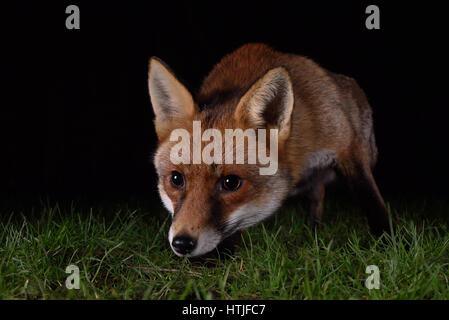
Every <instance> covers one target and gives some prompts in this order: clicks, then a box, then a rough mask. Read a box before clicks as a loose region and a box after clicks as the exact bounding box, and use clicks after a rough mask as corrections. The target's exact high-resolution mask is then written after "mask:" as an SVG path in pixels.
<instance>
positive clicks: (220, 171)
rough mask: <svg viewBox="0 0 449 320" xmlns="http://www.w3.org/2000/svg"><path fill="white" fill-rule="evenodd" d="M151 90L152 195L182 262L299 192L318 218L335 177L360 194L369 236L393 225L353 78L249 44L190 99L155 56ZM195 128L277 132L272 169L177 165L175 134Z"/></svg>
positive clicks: (368, 114)
mask: <svg viewBox="0 0 449 320" xmlns="http://www.w3.org/2000/svg"><path fill="white" fill-rule="evenodd" d="M148 86H149V92H150V98H151V104H152V106H153V110H154V113H155V120H154V123H155V129H156V133H157V136H158V140H159V146H158V148H157V151H156V153H155V156H154V164H155V167H156V170H157V174H158V176H159V183H158V189H159V194H160V197H161V199H162V202H163V204H164V205H165V207H166V208H167V209H168V210H169V211H170V213H171V215H172V225H171V227H170V231H169V242H170V246H171V248H172V250H173V251H174V252H175V254H177V255H178V256H186V255H187V256H199V255H203V254H205V253H207V252H209V251H211V250H213V249H214V248H216V247H217V245H218V244H219V243H220V242H221V241H222V240H224V239H226V238H227V237H229V236H230V235H232V234H234V233H235V232H236V231H238V230H243V229H245V228H248V227H250V226H252V225H254V224H256V223H258V222H260V221H262V220H264V219H265V218H267V217H268V216H270V215H272V214H273V213H274V212H275V211H276V210H277V209H278V208H280V207H281V205H282V204H283V202H284V200H285V199H286V198H287V197H288V196H290V195H293V194H297V193H302V194H304V195H305V196H306V197H307V198H308V199H310V217H311V218H312V219H313V220H314V221H320V220H321V217H322V212H323V201H324V196H325V187H326V185H327V184H328V183H330V182H331V181H333V180H334V179H336V177H337V176H338V177H343V178H345V180H347V181H348V182H349V183H350V184H351V185H354V184H356V187H357V189H358V191H360V192H361V194H362V195H364V199H363V200H364V201H363V204H365V207H366V208H365V211H366V215H367V218H368V223H369V226H370V228H371V231H372V232H373V233H374V234H376V235H381V234H383V233H384V232H386V231H387V232H388V231H389V230H390V221H392V219H391V218H390V217H389V213H388V210H387V208H386V205H385V202H384V200H383V198H382V196H381V194H380V192H379V190H378V187H377V185H376V182H375V180H374V178H373V174H372V168H373V166H374V165H375V163H376V160H377V147H376V143H375V137H374V131H373V121H372V111H371V108H370V106H369V104H368V101H367V98H366V96H365V94H364V92H363V91H362V89H361V88H360V87H359V86H358V84H357V82H356V81H355V80H354V79H352V78H350V77H347V76H344V75H340V74H335V73H332V72H330V71H327V70H325V69H324V68H322V67H320V66H319V65H318V64H316V63H315V62H313V61H312V60H310V59H308V58H305V57H303V56H299V55H294V54H286V53H281V52H278V51H275V50H274V49H272V48H271V47H269V46H267V45H264V44H246V45H244V46H242V47H240V48H239V49H237V50H236V51H234V52H233V53H231V54H229V55H227V56H225V57H224V58H223V59H222V60H221V61H220V62H219V63H218V64H217V65H216V66H215V67H214V68H213V69H212V71H211V72H210V73H209V75H208V76H207V77H206V78H205V79H204V81H203V84H202V86H201V88H200V90H199V93H198V94H197V96H196V97H195V98H194V97H193V96H192V94H191V93H190V92H189V91H188V90H187V88H186V87H185V86H184V85H183V84H182V83H181V82H180V81H179V80H178V79H177V78H176V76H175V75H174V73H173V72H172V71H171V70H170V69H169V68H168V67H167V66H166V65H165V64H164V63H163V62H162V61H161V60H159V59H158V58H155V57H153V58H151V60H150V66H149V75H148ZM195 121H199V123H201V132H205V130H206V129H210V128H214V129H217V130H218V131H220V132H225V131H226V130H227V129H236V128H239V129H242V130H247V129H251V128H252V129H261V128H264V129H276V130H277V132H278V135H277V148H278V160H277V166H278V167H277V171H276V172H275V173H274V174H272V175H262V174H260V172H259V168H260V163H259V162H257V163H253V164H250V163H245V164H235V163H234V164H229V163H218V164H217V163H212V164H207V163H204V162H202V163H196V164H195V163H194V164H192V163H187V164H186V163H176V164H175V163H173V161H172V160H171V157H170V154H171V151H172V148H173V147H174V145H175V144H176V143H177V141H172V139H171V138H170V135H171V133H172V132H173V130H175V129H179V128H182V129H183V130H185V132H188V133H191V134H192V133H193V134H195V133H194V132H193V131H194V124H195ZM257 139H259V137H258V138H257ZM192 143H195V142H194V141H193V140H192ZM200 144H204V140H203V141H200ZM188 156H190V155H188ZM392 224H394V222H393V221H392Z"/></svg>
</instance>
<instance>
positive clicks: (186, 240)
mask: <svg viewBox="0 0 449 320" xmlns="http://www.w3.org/2000/svg"><path fill="white" fill-rule="evenodd" d="M171 244H172V246H173V249H175V250H176V252H178V253H179V254H188V253H191V252H192V251H193V250H194V249H195V247H196V240H195V239H193V238H192V237H190V236H187V235H182V236H176V237H174V238H173V241H172V243H171Z"/></svg>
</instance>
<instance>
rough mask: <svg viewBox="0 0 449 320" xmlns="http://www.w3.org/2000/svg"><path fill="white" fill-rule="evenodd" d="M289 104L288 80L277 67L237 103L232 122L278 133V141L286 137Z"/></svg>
mask: <svg viewBox="0 0 449 320" xmlns="http://www.w3.org/2000/svg"><path fill="white" fill-rule="evenodd" d="M293 103H294V96H293V88H292V83H291V80H290V76H289V74H288V72H287V70H286V69H285V68H283V67H278V68H275V69H271V70H270V71H268V72H267V73H266V74H265V75H264V76H263V77H262V78H260V79H259V80H258V81H256V83H255V84H253V85H252V86H251V88H250V89H249V90H248V91H247V92H246V93H245V95H244V96H243V97H242V98H241V99H240V102H239V103H238V105H237V108H236V110H235V113H234V118H235V119H236V120H237V121H242V120H243V121H244V122H246V124H247V125H250V126H252V127H254V128H268V127H270V128H273V129H278V130H279V139H280V140H281V141H282V140H285V139H286V138H288V136H289V134H290V118H291V115H292V110H293Z"/></svg>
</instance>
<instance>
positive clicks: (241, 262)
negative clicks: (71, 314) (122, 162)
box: [0, 201, 449, 299]
mask: <svg viewBox="0 0 449 320" xmlns="http://www.w3.org/2000/svg"><path fill="white" fill-rule="evenodd" d="M389 205H390V208H391V209H390V210H391V211H392V212H393V213H394V214H395V216H396V217H397V220H398V222H399V228H398V232H397V234H396V235H395V236H394V237H393V238H391V239H389V240H388V241H385V240H383V241H382V240H378V239H376V238H373V237H372V236H371V235H370V234H369V233H368V231H367V225H366V221H365V219H364V218H363V217H362V216H361V215H360V214H358V212H357V208H351V207H345V206H342V205H340V204H339V203H338V202H337V201H331V202H330V203H327V204H326V208H325V210H326V211H325V213H326V217H325V220H324V222H323V224H322V225H321V226H319V227H318V228H316V229H315V228H312V227H309V226H308V224H307V220H306V219H305V213H304V210H303V209H302V208H301V207H299V206H295V205H293V204H291V203H290V204H287V206H286V207H284V208H283V209H281V210H280V211H279V212H277V213H276V215H274V216H273V217H272V218H270V219H269V220H267V221H265V222H264V223H262V224H259V225H257V226H255V227H252V228H250V229H248V230H246V231H245V232H243V235H242V240H241V244H240V245H239V246H238V248H237V249H236V251H235V252H234V253H233V254H226V253H225V254H222V255H219V256H213V257H208V258H205V259H202V260H201V259H199V260H198V259H196V260H194V261H192V260H189V259H188V258H179V257H177V256H175V255H174V254H173V253H172V251H171V249H170V247H169V244H168V241H167V231H168V227H169V225H170V220H169V218H168V214H167V213H166V212H164V210H163V209H162V208H161V207H160V206H159V205H139V204H137V203H134V204H130V203H128V204H118V205H110V206H101V205H98V206H97V207H95V206H94V207H92V208H85V207H83V208H81V207H80V208H78V207H77V205H76V204H70V205H62V204H59V205H58V204H56V203H53V204H48V203H47V204H45V205H40V206H37V207H36V208H35V209H34V210H33V211H29V212H26V213H21V212H11V211H9V212H2V213H1V219H0V243H1V246H0V298H1V299H448V298H449V251H448V247H449V232H448V226H449V224H448V220H447V217H448V216H449V210H448V206H447V204H445V203H444V202H424V201H414V202H413V203H412V202H408V201H397V202H392V203H390V204H389ZM71 264H74V265H76V266H78V267H79V270H80V289H79V290H76V289H72V290H69V289H67V288H66V285H65V282H66V278H67V277H68V276H69V274H66V273H65V269H66V267H67V266H68V265H71ZM368 265H376V266H378V268H379V271H380V288H379V289H378V290H377V289H372V290H368V289H367V288H366V287H365V280H366V279H367V277H368V276H369V274H367V273H365V271H366V267H367V266H368Z"/></svg>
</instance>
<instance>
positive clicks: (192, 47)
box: [0, 0, 449, 199]
mask: <svg viewBox="0 0 449 320" xmlns="http://www.w3.org/2000/svg"><path fill="white" fill-rule="evenodd" d="M93 2H94V1H91V2H85V1H83V2H81V1H72V2H66V1H58V2H56V1H55V2H54V3H50V2H48V1H45V2H44V1H33V2H31V1H29V2H23V1H21V2H6V3H4V2H2V4H1V6H2V9H1V20H2V25H4V24H5V23H6V25H4V26H3V27H2V40H1V42H2V45H1V49H2V51H3V53H6V57H4V58H2V60H3V61H2V69H1V78H2V90H1V92H2V97H1V107H0V131H1V132H0V133H1V138H0V141H1V149H0V150H1V151H0V152H1V160H0V161H1V162H2V164H1V166H0V190H1V192H2V194H3V195H7V197H11V196H24V197H27V196H30V195H31V196H34V195H48V194H50V195H52V196H54V197H55V198H56V199H62V198H76V197H79V196H85V195H88V196H90V197H93V198H95V197H99V198H100V197H106V198H108V197H110V198H114V197H127V196H129V195H142V196H146V197H148V198H154V199H156V198H157V197H158V195H157V192H156V176H155V175H154V168H153V165H152V163H151V155H152V152H153V151H154V150H155V147H156V139H155V133H154V129H153V123H152V119H153V112H152V109H151V104H150V101H149V97H148V89H147V83H146V80H147V71H148V70H147V69H148V60H149V58H150V57H151V56H153V55H156V56H158V57H160V58H161V59H162V60H164V61H165V62H166V63H167V64H168V65H169V66H170V67H171V68H172V69H173V70H174V71H175V72H176V73H177V75H178V76H179V77H180V78H181V79H182V80H183V82H184V83H186V85H187V86H188V88H190V89H191V90H192V91H193V92H195V91H196V90H198V88H199V86H200V84H201V81H202V79H203V77H205V76H206V74H207V73H208V72H209V71H210V69H212V67H213V65H214V64H215V63H216V62H218V61H219V59H220V58H221V57H222V56H224V55H225V54H227V53H229V52H231V51H233V50H234V49H236V48H238V47H239V46H240V45H242V44H244V43H247V42H255V41H257V42H265V43H267V44H269V45H271V46H273V47H274V48H275V49H278V50H281V51H285V52H292V53H297V54H302V55H306V56H308V57H310V58H312V59H314V60H315V61H317V62H318V63H319V64H321V65H322V66H324V67H325V68H327V69H329V70H331V71H334V72H338V73H343V74H346V75H348V76H352V77H354V78H356V79H357V80H358V82H359V84H360V85H361V87H362V88H363V89H364V90H365V92H366V94H367V96H368V99H369V101H370V103H371V105H372V107H373V110H374V121H375V129H376V136H377V142H378V147H379V151H380V157H379V163H378V166H377V168H376V171H375V176H376V178H377V180H378V184H379V186H380V188H381V190H382V191H383V193H384V194H386V195H387V198H388V197H389V196H391V197H393V196H397V195H401V196H410V197H415V196H416V195H422V196H430V195H442V196H443V197H444V196H446V190H447V186H446V185H447V180H448V178H449V175H448V170H447V167H448V166H447V164H448V162H449V161H448V160H449V159H448V153H447V146H448V143H447V141H446V139H447V137H448V129H447V127H448V123H449V120H448V112H447V109H448V102H447V101H448V100H447V96H448V88H449V83H448V78H447V74H448V63H447V58H448V56H449V55H448V53H449V52H448V49H447V48H446V46H447V41H448V38H449V37H448V32H447V30H448V28H447V24H448V23H449V22H448V20H449V19H448V18H449V14H448V9H447V7H446V6H444V5H443V2H442V1H441V2H430V1H427V2H422V3H418V2H416V3H415V2H405V1H404V2H399V1H389V2H388V3H387V2H381V1H374V2H363V1H351V2H350V1H338V3H337V1H311V0H309V1H299V0H296V1H288V2H279V1H271V2H266V3H264V2H261V1H258V2H254V3H246V2H243V1H241V2H235V3H232V2H229V1H220V2H218V1H208V2H205V3H199V2H191V3H188V2H186V3H174V2H165V1H164V4H161V3H154V2H152V1H135V2H132V3H131V2H125V1H122V2H110V1H108V2H106V1H104V2H97V1H95V3H93ZM69 4H76V5H78V6H79V8H80V12H81V29H80V30H67V29H66V27H65V19H66V17H67V16H68V15H67V14H66V13H65V8H66V6H67V5H69ZM369 4H376V5H378V6H379V8H380V13H381V29H380V30H367V29H366V27H365V19H366V17H367V15H366V14H365V8H366V7H367V5H369Z"/></svg>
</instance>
